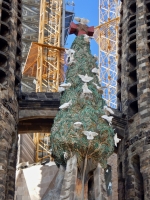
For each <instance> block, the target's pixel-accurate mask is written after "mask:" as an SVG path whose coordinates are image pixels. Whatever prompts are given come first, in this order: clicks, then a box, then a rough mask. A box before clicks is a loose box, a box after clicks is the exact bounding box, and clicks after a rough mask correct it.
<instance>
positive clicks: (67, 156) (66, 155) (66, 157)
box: [64, 152, 69, 160]
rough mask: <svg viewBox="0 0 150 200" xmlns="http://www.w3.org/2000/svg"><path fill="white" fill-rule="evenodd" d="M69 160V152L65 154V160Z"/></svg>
mask: <svg viewBox="0 0 150 200" xmlns="http://www.w3.org/2000/svg"><path fill="white" fill-rule="evenodd" d="M68 158H69V155H68V153H67V152H64V159H65V160H67V159H68Z"/></svg>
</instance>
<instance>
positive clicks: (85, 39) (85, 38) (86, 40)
mask: <svg viewBox="0 0 150 200" xmlns="http://www.w3.org/2000/svg"><path fill="white" fill-rule="evenodd" d="M90 39H93V37H91V36H89V35H87V34H84V41H85V42H90Z"/></svg>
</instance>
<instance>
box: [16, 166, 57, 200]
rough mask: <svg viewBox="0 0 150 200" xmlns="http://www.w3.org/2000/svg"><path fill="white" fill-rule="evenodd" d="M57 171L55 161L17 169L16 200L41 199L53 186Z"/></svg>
mask: <svg viewBox="0 0 150 200" xmlns="http://www.w3.org/2000/svg"><path fill="white" fill-rule="evenodd" d="M57 173H58V168H57V167H56V165H55V164H54V163H50V166H47V165H45V166H42V165H36V166H32V167H29V168H25V169H19V170H17V172H16V192H15V200H41V199H42V197H43V196H44V195H45V193H47V190H49V189H50V188H51V187H52V186H53V184H54V182H55V178H56V174H57Z"/></svg>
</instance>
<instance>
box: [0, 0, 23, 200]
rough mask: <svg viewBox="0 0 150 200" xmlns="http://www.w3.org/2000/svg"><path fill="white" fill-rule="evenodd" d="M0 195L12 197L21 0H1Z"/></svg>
mask: <svg viewBox="0 0 150 200" xmlns="http://www.w3.org/2000/svg"><path fill="white" fill-rule="evenodd" d="M0 4H1V5H0V6H1V7H0V199H1V200H4V199H5V200H6V199H7V200H8V199H13V196H14V192H15V187H14V185H15V170H16V156H17V140H18V139H17V138H18V136H17V123H18V100H17V96H18V93H19V90H20V80H21V34H22V32H21V0H2V1H1V2H0Z"/></svg>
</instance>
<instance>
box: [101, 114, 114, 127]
mask: <svg viewBox="0 0 150 200" xmlns="http://www.w3.org/2000/svg"><path fill="white" fill-rule="evenodd" d="M101 118H103V119H105V120H107V121H108V123H109V126H111V124H112V119H113V118H114V117H113V116H107V115H102V116H101Z"/></svg>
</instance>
